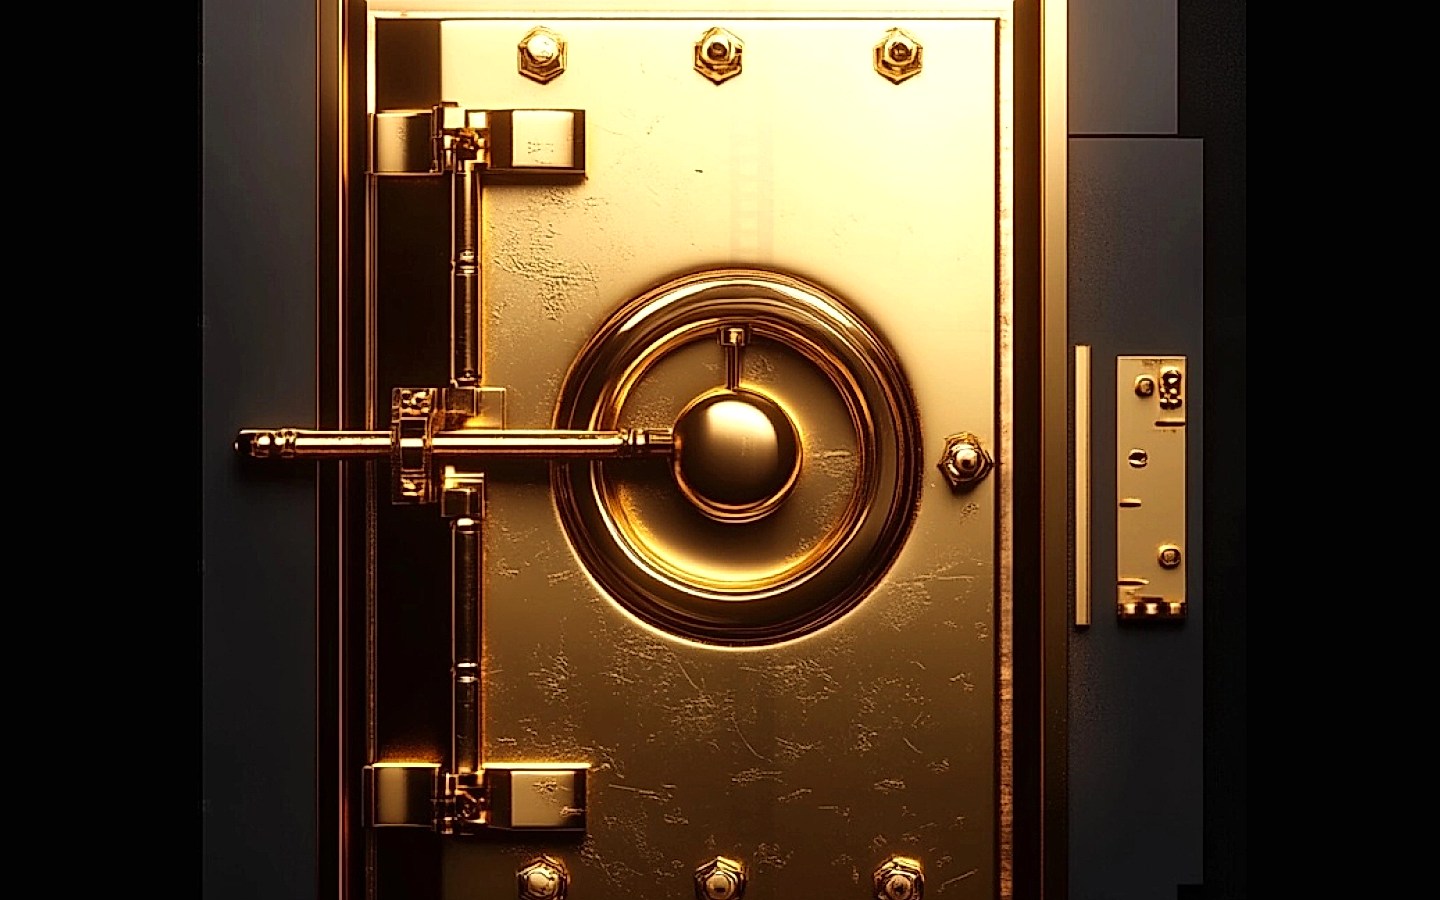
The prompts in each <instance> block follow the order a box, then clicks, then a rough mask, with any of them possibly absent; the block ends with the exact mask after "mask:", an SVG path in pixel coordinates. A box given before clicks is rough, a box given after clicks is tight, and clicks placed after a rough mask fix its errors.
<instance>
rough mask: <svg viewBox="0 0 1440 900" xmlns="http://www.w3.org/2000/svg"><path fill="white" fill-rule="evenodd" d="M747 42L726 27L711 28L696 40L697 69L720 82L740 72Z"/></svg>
mask: <svg viewBox="0 0 1440 900" xmlns="http://www.w3.org/2000/svg"><path fill="white" fill-rule="evenodd" d="M744 51H745V42H744V41H742V40H740V39H739V38H738V37H736V36H735V35H734V34H733V33H732V32H730V31H727V30H726V29H724V28H719V27H716V28H711V29H710V30H709V31H707V32H705V33H704V34H702V35H700V40H698V41H696V42H695V71H697V72H699V73H700V74H701V75H704V76H705V77H706V78H708V79H710V80H711V81H713V82H715V83H716V84H720V83H721V82H722V81H727V80H729V79H731V78H734V77H735V76H736V75H739V74H740V56H741V54H742V53H744Z"/></svg>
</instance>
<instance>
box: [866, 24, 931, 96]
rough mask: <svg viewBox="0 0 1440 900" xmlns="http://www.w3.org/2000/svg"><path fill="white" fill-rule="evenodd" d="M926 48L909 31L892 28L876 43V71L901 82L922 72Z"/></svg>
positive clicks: (897, 82) (889, 78) (896, 82)
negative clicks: (923, 54)
mask: <svg viewBox="0 0 1440 900" xmlns="http://www.w3.org/2000/svg"><path fill="white" fill-rule="evenodd" d="M924 49H925V48H924V47H922V46H920V42H919V41H917V40H915V37H914V36H913V35H911V34H910V33H909V32H907V31H905V30H903V29H900V28H891V29H890V30H889V31H887V32H885V34H884V36H883V37H881V39H880V43H878V44H876V45H875V71H876V72H879V73H880V74H881V75H883V76H884V77H885V78H886V79H888V80H889V81H891V82H893V83H895V84H899V83H900V82H902V81H904V80H905V79H907V78H911V77H913V76H915V75H918V74H919V73H920V68H921V65H922V62H923V60H922V59H921V55H922V53H923V52H924Z"/></svg>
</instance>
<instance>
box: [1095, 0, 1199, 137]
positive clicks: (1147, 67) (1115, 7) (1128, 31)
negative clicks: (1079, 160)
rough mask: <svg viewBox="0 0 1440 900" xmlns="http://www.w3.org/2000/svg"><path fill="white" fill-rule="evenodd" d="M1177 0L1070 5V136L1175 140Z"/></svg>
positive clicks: (1097, 0)
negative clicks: (1172, 136) (1167, 136)
mask: <svg viewBox="0 0 1440 900" xmlns="http://www.w3.org/2000/svg"><path fill="white" fill-rule="evenodd" d="M1176 2H1177V0H1070V4H1069V8H1070V41H1069V54H1070V59H1069V62H1070V98H1069V101H1070V133H1071V134H1073V135H1082V134H1117V135H1119V134H1175V132H1176V122H1177V121H1178V112H1177V110H1178V101H1177V99H1176V96H1177V95H1176V88H1177V85H1178V75H1177V67H1176V59H1177V55H1176V20H1177V12H1176Z"/></svg>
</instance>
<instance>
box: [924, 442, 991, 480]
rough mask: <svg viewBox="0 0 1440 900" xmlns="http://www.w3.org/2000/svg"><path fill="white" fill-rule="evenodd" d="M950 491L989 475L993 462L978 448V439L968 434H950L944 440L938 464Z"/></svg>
mask: <svg viewBox="0 0 1440 900" xmlns="http://www.w3.org/2000/svg"><path fill="white" fill-rule="evenodd" d="M938 465H939V468H940V472H941V474H943V475H944V476H945V480H946V481H948V482H950V487H951V489H952V490H959V489H961V488H964V487H968V486H970V485H973V484H975V483H976V482H978V481H980V480H982V479H983V478H984V477H985V476H986V475H989V474H990V470H991V469H993V468H994V467H995V460H993V459H991V458H990V454H989V453H987V452H985V448H984V447H982V446H980V439H979V438H978V437H976V436H975V435H973V434H970V433H969V432H961V433H959V434H952V435H950V436H949V437H947V438H946V439H945V449H944V450H942V451H941V452H940V462H939V463H938Z"/></svg>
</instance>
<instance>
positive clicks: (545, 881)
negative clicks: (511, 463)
mask: <svg viewBox="0 0 1440 900" xmlns="http://www.w3.org/2000/svg"><path fill="white" fill-rule="evenodd" d="M516 880H517V882H518V883H519V888H520V900H565V894H566V892H567V891H568V890H569V888H570V873H569V872H567V871H566V869H565V864H564V863H562V862H560V860H558V859H554V858H552V857H549V856H541V857H539V858H537V859H535V860H533V861H531V862H530V863H529V864H528V865H526V866H524V867H523V868H521V869H520V871H519V872H517V873H516Z"/></svg>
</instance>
